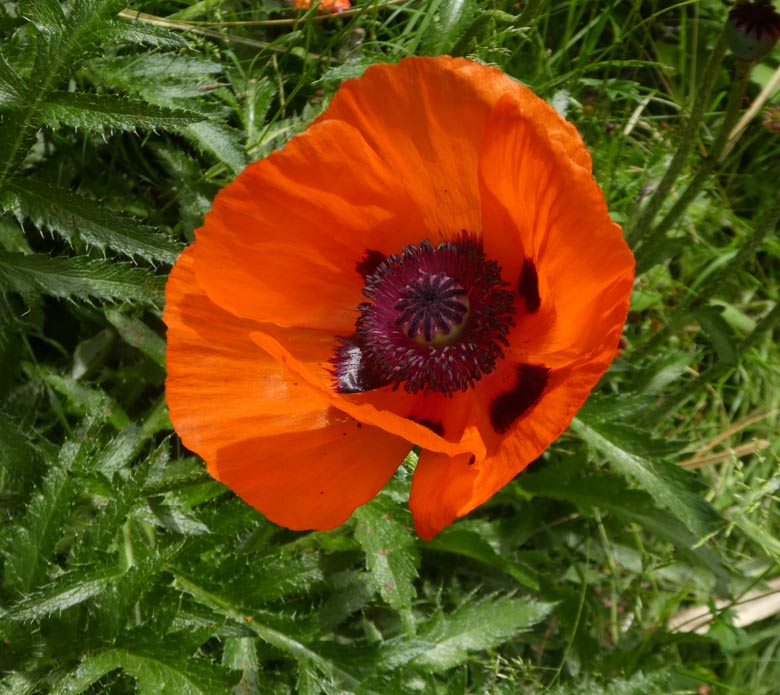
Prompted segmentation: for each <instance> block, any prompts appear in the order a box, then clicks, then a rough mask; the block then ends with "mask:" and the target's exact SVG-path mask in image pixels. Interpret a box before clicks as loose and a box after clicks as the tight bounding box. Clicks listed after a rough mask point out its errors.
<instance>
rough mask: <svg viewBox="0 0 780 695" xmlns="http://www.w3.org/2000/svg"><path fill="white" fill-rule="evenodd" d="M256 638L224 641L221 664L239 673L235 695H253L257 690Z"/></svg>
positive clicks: (258, 668) (258, 672) (234, 638)
mask: <svg viewBox="0 0 780 695" xmlns="http://www.w3.org/2000/svg"><path fill="white" fill-rule="evenodd" d="M256 641H257V638H256V637H231V638H229V639H226V640H225V649H224V651H223V653H222V664H223V665H224V666H227V667H228V668H231V669H233V670H234V671H240V672H241V680H240V681H239V682H238V684H237V685H236V686H235V688H234V692H235V694H236V695H254V693H259V692H261V691H260V689H259V676H260V671H261V666H260V661H259V659H258V658H257V647H256V645H255V642H256Z"/></svg>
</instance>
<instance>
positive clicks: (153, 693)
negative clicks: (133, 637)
mask: <svg viewBox="0 0 780 695" xmlns="http://www.w3.org/2000/svg"><path fill="white" fill-rule="evenodd" d="M117 669H122V670H123V671H124V672H125V673H127V674H128V675H130V676H132V677H133V678H135V679H136V682H137V692H138V693H139V695H160V693H162V692H170V693H180V694H181V695H234V694H233V691H232V690H231V686H232V685H233V684H234V682H235V680H237V678H236V675H237V674H234V673H232V672H230V671H228V670H227V669H224V668H220V667H219V666H216V665H213V664H211V663H210V662H207V661H206V660H204V659H192V658H191V659H182V658H181V657H178V656H176V655H172V654H168V653H166V652H165V651H163V650H161V649H159V648H156V646H155V645H150V646H149V648H148V651H145V650H140V649H122V648H116V649H106V650H104V651H102V652H98V653H96V654H91V655H90V656H88V657H86V658H85V659H84V661H82V663H81V664H80V665H79V667H78V668H77V669H76V670H75V671H74V672H72V673H71V674H69V675H68V676H67V677H66V678H65V679H64V680H62V681H61V682H60V683H59V684H58V685H56V686H55V688H54V690H52V691H51V692H52V693H54V694H55V695H76V694H77V693H82V692H84V691H85V690H87V689H88V688H89V687H90V686H91V685H92V684H93V683H95V682H96V681H98V680H99V679H100V678H102V677H103V676H104V675H106V674H107V673H109V672H111V671H116V670H117ZM163 685H164V689H163V690H161V687H163Z"/></svg>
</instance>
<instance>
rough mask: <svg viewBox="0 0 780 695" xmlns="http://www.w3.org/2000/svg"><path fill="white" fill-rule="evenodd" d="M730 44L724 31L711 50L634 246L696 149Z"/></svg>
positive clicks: (632, 235)
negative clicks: (673, 151) (681, 130)
mask: <svg viewBox="0 0 780 695" xmlns="http://www.w3.org/2000/svg"><path fill="white" fill-rule="evenodd" d="M727 48H728V45H727V42H726V35H725V33H723V32H722V33H721V35H720V38H719V39H718V42H717V44H715V47H714V48H713V50H712V53H711V54H710V59H709V62H708V63H707V67H706V69H705V71H704V77H703V78H702V84H701V88H700V89H699V90H698V97H697V98H696V99H695V101H694V103H693V109H692V111H691V116H690V118H689V119H688V125H687V126H686V128H685V132H684V133H683V136H682V139H681V140H680V143H679V144H678V146H677V150H676V151H675V153H674V156H673V157H672V161H671V162H669V167H668V168H667V170H666V173H665V174H664V176H663V178H662V179H661V182H660V183H659V184H658V188H656V190H655V192H654V193H653V195H652V196H651V197H650V200H648V201H647V203H646V204H645V206H644V207H643V208H642V210H641V212H640V213H639V217H638V218H637V220H636V222H635V223H634V224H633V226H632V228H631V230H630V232H629V233H628V235H627V238H628V241H629V243H630V244H631V245H632V246H636V245H637V244H638V243H639V242H641V241H642V240H643V239H644V238H645V236H646V235H647V233H648V231H649V229H650V225H652V223H653V220H654V219H655V217H656V215H657V214H658V211H659V210H660V209H661V207H662V205H663V204H664V201H665V200H666V197H667V196H668V195H669V193H670V191H671V190H672V186H674V184H675V183H676V181H677V179H678V177H679V176H680V172H681V171H682V169H683V167H684V166H685V163H686V162H687V161H688V157H689V156H690V154H691V152H692V151H693V147H694V145H695V143H696V141H697V139H698V134H699V127H700V126H701V122H702V118H703V117H704V111H705V110H706V108H707V105H708V104H709V103H710V99H711V97H712V92H713V90H714V88H715V82H716V81H717V78H718V75H719V73H720V70H721V67H722V64H723V58H724V56H725V55H726V50H727Z"/></svg>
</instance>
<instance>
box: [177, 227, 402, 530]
mask: <svg viewBox="0 0 780 695" xmlns="http://www.w3.org/2000/svg"><path fill="white" fill-rule="evenodd" d="M200 252H201V249H200V244H199V243H198V242H196V243H195V244H194V245H193V246H190V247H189V248H188V249H187V250H186V251H185V252H184V253H183V254H182V255H181V256H180V257H179V259H178V260H177V262H176V264H175V265H174V268H173V270H172V271H171V274H170V277H169V280H168V285H167V287H166V306H165V312H164V315H163V318H164V320H165V322H166V324H167V326H168V335H167V337H168V348H167V355H166V361H167V366H168V378H167V381H166V398H167V402H168V407H169V411H170V418H171V422H173V424H174V427H175V428H176V431H177V432H178V433H179V435H180V436H181V438H182V441H183V442H184V444H185V445H186V446H187V447H188V448H189V449H191V450H193V451H195V452H196V453H198V454H200V455H201V456H202V457H203V458H204V460H205V461H206V464H207V466H208V470H209V472H210V473H211V474H212V475H213V476H214V477H215V478H217V479H218V480H220V481H222V482H224V483H225V484H226V485H228V486H229V487H231V488H232V489H233V490H234V491H235V492H236V493H237V494H238V495H239V496H241V497H242V498H243V499H244V500H246V501H247V502H248V503H249V504H251V505H252V506H254V507H256V508H257V509H259V510H260V511H261V512H263V513H264V514H265V515H266V516H268V518H270V519H272V520H273V521H275V522H276V523H279V524H283V525H285V526H288V527H290V528H295V529H309V528H315V529H321V530H322V529H328V528H333V527H334V526H337V525H338V524H340V523H342V522H343V521H344V520H345V519H347V518H348V517H349V515H350V514H351V513H352V511H353V510H354V509H355V508H356V507H357V506H359V505H360V504H363V503H364V502H366V501H368V500H369V499H371V498H372V497H373V496H374V495H375V494H376V493H377V492H378V491H379V489H380V488H381V487H382V486H383V485H384V484H385V483H386V482H387V480H388V479H389V478H390V476H391V475H392V474H393V472H394V471H395V470H396V469H397V468H398V466H399V464H400V463H401V461H403V458H404V456H405V455H406V454H407V453H408V451H409V448H410V447H409V444H408V443H407V442H406V441H405V440H404V439H402V438H400V437H397V436H394V435H392V434H388V433H386V432H384V431H382V430H379V429H376V428H373V427H370V426H364V425H363V424H362V423H359V422H357V421H356V420H354V419H353V418H352V417H350V416H348V415H346V414H345V413H343V412H342V411H339V410H337V409H335V408H333V407H331V406H330V404H329V402H328V399H327V398H325V397H324V396H323V395H322V393H320V392H319V391H318V390H316V389H313V388H312V387H311V385H310V384H308V383H307V382H306V381H304V380H303V379H300V378H298V377H297V375H295V374H294V373H292V372H290V371H289V370H287V369H285V368H284V367H283V365H282V364H281V363H280V362H279V361H277V360H275V359H273V358H272V357H271V356H270V355H269V354H268V353H267V352H265V351H264V350H263V349H262V348H260V347H259V346H258V345H257V344H256V343H255V342H253V341H252V340H251V338H250V333H251V332H252V331H254V330H257V328H258V325H257V324H255V323H254V322H251V321H248V320H245V319H240V318H237V317H235V316H233V315H231V314H229V313H228V312H225V311H224V310H222V309H221V308H219V307H218V306H217V305H216V304H214V303H213V302H212V301H211V300H210V299H209V298H208V297H207V296H206V295H205V293H204V292H203V290H202V288H201V287H200V286H199V285H198V283H197V279H196V277H195V274H194V272H193V263H194V261H195V259H196V258H197V255H198V254H199V253H200ZM365 451H371V452H372V455H371V457H370V459H369V458H367V457H366V456H365V455H364V452H365Z"/></svg>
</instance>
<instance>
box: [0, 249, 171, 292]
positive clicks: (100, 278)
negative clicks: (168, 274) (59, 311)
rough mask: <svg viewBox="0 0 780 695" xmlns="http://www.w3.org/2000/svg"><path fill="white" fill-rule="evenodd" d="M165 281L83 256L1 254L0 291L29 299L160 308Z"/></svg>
mask: <svg viewBox="0 0 780 695" xmlns="http://www.w3.org/2000/svg"><path fill="white" fill-rule="evenodd" d="M164 285H165V279H164V278H162V277H159V276H157V275H154V274H152V273H150V272H149V271H147V270H145V269H143V268H134V267H132V266H130V265H128V264H120V263H111V262H109V261H101V260H90V259H88V258H84V257H78V258H63V257H51V256H45V255H43V254H31V255H24V254H21V253H5V252H0V289H3V290H6V291H10V292H18V293H19V294H21V295H23V296H29V295H32V294H35V293H38V292H43V293H44V294H50V295H53V296H55V297H62V298H64V299H83V300H89V299H91V298H95V299H104V300H107V301H128V302H139V303H143V304H154V305H161V304H162V303H163V287H164Z"/></svg>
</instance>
